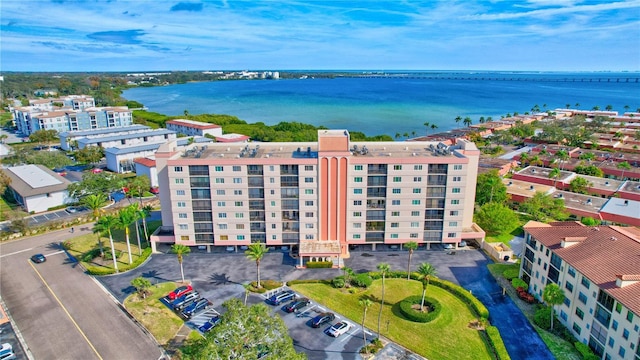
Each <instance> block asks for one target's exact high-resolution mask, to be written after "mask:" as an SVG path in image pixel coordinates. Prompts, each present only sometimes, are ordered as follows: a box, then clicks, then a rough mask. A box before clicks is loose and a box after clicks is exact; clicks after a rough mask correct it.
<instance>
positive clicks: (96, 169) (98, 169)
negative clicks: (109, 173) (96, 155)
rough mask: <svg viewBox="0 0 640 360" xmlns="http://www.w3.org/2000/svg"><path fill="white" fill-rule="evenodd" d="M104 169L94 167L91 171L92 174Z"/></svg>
mask: <svg viewBox="0 0 640 360" xmlns="http://www.w3.org/2000/svg"><path fill="white" fill-rule="evenodd" d="M103 171H104V170H102V169H100V168H94V169H91V172H92V173H94V174H100V173H101V172H103Z"/></svg>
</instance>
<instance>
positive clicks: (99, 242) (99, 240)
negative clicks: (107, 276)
mask: <svg viewBox="0 0 640 360" xmlns="http://www.w3.org/2000/svg"><path fill="white" fill-rule="evenodd" d="M98 246H99V247H100V257H101V258H103V259H104V248H103V246H102V237H101V236H100V234H98Z"/></svg>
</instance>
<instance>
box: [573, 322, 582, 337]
mask: <svg viewBox="0 0 640 360" xmlns="http://www.w3.org/2000/svg"><path fill="white" fill-rule="evenodd" d="M573 331H575V332H576V334H578V335H580V332H582V328H580V326H579V325H578V324H577V323H573Z"/></svg>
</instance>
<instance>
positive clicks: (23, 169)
mask: <svg viewBox="0 0 640 360" xmlns="http://www.w3.org/2000/svg"><path fill="white" fill-rule="evenodd" d="M7 170H9V171H11V172H12V173H14V174H15V175H16V176H17V177H19V178H20V180H22V181H24V182H25V183H26V184H28V185H29V186H31V187H32V188H33V189H38V188H43V187H46V186H53V185H60V184H62V181H61V180H60V179H59V178H56V177H53V176H51V175H50V174H49V173H47V172H45V171H44V170H42V169H41V168H39V167H37V166H36V165H20V166H14V167H11V168H8V169H7Z"/></svg>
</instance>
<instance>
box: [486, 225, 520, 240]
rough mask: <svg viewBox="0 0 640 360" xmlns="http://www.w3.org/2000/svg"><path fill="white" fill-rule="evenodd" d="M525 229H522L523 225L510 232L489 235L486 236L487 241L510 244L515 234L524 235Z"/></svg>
mask: <svg viewBox="0 0 640 360" xmlns="http://www.w3.org/2000/svg"><path fill="white" fill-rule="evenodd" d="M521 225H522V224H521ZM523 233H524V230H522V226H518V227H517V228H516V229H515V230H513V231H512V232H509V233H502V234H498V235H487V236H486V237H485V241H486V242H490V243H492V242H501V243H503V244H507V245H508V244H509V240H511V239H513V237H514V236H522V234H523Z"/></svg>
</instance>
